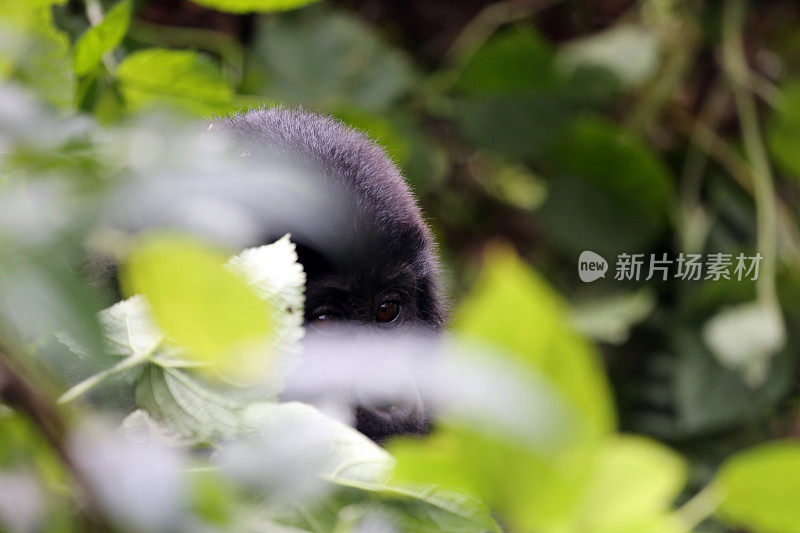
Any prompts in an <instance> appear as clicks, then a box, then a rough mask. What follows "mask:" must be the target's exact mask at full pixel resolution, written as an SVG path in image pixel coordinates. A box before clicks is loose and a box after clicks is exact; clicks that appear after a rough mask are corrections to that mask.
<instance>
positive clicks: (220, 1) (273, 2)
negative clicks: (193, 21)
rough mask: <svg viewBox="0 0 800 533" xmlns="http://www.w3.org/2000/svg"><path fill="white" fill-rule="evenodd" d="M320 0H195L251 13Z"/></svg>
mask: <svg viewBox="0 0 800 533" xmlns="http://www.w3.org/2000/svg"><path fill="white" fill-rule="evenodd" d="M318 1H319V0H194V3H195V4H200V5H201V6H206V7H210V8H211V9H216V10H217V11H227V12H229V13H250V12H252V11H258V12H261V13H269V12H273V11H288V10H290V9H297V8H299V7H303V6H306V5H308V4H313V3H314V2H318Z"/></svg>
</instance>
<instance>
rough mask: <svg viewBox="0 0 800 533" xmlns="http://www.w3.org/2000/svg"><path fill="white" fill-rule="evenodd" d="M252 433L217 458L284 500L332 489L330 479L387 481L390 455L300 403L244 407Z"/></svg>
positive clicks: (232, 472) (228, 470) (229, 471)
mask: <svg viewBox="0 0 800 533" xmlns="http://www.w3.org/2000/svg"><path fill="white" fill-rule="evenodd" d="M242 423H243V428H244V429H245V431H246V432H247V433H248V434H249V435H248V436H247V437H246V438H243V439H240V440H238V441H236V442H233V443H231V444H229V445H223V446H222V449H221V450H220V451H219V452H218V454H217V456H216V462H217V464H219V466H220V467H221V468H222V470H223V472H225V473H226V474H227V475H228V476H230V477H231V478H232V479H234V480H236V481H237V482H239V483H244V484H245V485H247V486H250V487H253V488H256V489H258V490H259V491H261V492H266V493H268V494H269V495H270V496H271V497H272V498H271V499H272V500H275V499H277V500H279V502H280V504H281V505H283V504H285V503H286V501H287V498H288V499H293V498H296V499H299V500H302V501H308V500H309V499H315V498H317V497H320V496H322V495H323V494H324V493H325V492H326V491H327V490H329V489H330V486H328V485H327V484H326V483H325V480H326V479H327V480H332V481H337V480H345V481H363V482H370V483H382V482H384V481H385V480H386V478H387V477H388V474H389V472H390V470H391V468H392V466H393V459H392V458H391V456H390V455H389V454H388V453H387V452H386V451H384V450H383V449H382V448H380V447H379V446H378V445H376V444H375V443H373V442H372V441H370V440H369V439H368V438H367V437H365V436H364V435H362V434H361V433H359V432H357V431H356V430H354V429H352V428H351V427H349V426H347V425H345V424H343V423H341V422H339V421H337V420H334V419H332V418H329V417H327V416H325V415H324V414H322V413H321V412H320V411H318V410H317V409H315V408H314V407H312V406H310V405H306V404H302V403H298V402H288V403H269V402H261V403H256V404H253V405H250V406H248V407H247V408H246V409H244V411H243V412H242Z"/></svg>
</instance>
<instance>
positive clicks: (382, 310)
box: [375, 300, 400, 324]
mask: <svg viewBox="0 0 800 533" xmlns="http://www.w3.org/2000/svg"><path fill="white" fill-rule="evenodd" d="M399 315H400V304H399V303H397V302H395V301H393V300H387V301H384V302H381V304H380V305H379V306H378V309H377V310H376V311H375V322H381V323H384V324H386V323H389V322H394V321H395V320H396V319H397V317H398V316H399Z"/></svg>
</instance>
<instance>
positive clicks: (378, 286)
mask: <svg viewBox="0 0 800 533" xmlns="http://www.w3.org/2000/svg"><path fill="white" fill-rule="evenodd" d="M219 125H220V126H221V127H222V128H223V129H225V130H227V131H229V132H231V133H233V134H234V136H236V137H237V138H239V139H241V140H242V142H243V143H244V145H245V150H246V153H247V154H248V155H251V156H258V155H263V156H267V157H275V156H276V155H277V156H279V157H284V158H286V159H290V160H292V161H294V162H299V163H301V164H304V165H310V166H312V167H313V168H314V170H315V171H317V172H319V173H321V174H323V175H324V178H325V180H326V182H328V183H329V184H331V185H333V186H334V187H335V188H336V190H338V191H340V193H341V194H337V195H336V196H337V201H339V202H340V207H339V208H338V216H339V217H341V220H339V221H337V222H342V221H344V222H345V224H344V227H345V228H347V231H346V234H344V235H341V236H339V238H337V239H335V240H336V242H330V243H324V244H323V245H320V243H311V242H302V240H301V241H299V242H298V243H297V244H298V250H299V255H300V261H301V262H302V263H303V266H304V268H305V270H306V273H307V276H308V282H307V288H306V320H307V321H308V322H313V321H314V320H315V319H316V318H319V317H320V316H321V315H327V316H328V317H336V318H341V319H344V320H347V321H356V322H364V323H374V322H375V310H376V307H377V306H379V305H380V303H381V298H382V297H385V296H386V295H387V294H390V295H391V297H392V298H394V299H395V300H397V301H398V303H399V304H400V309H401V310H400V314H399V316H398V320H397V321H396V323H406V324H414V323H416V324H418V325H425V326H430V327H433V328H438V327H439V326H441V324H442V322H443V320H444V305H443V297H442V294H441V288H440V281H439V268H438V261H437V258H436V252H435V245H434V241H433V238H432V236H431V233H430V230H429V229H428V226H427V225H426V224H425V221H424V220H423V218H422V214H421V212H420V209H419V207H418V205H417V202H416V199H415V198H414V196H413V194H412V193H411V191H410V189H409V188H408V185H407V184H406V182H405V180H404V179H403V177H402V175H401V173H400V171H399V170H398V168H397V167H396V166H395V165H394V163H392V161H391V160H390V159H389V158H388V157H387V155H386V154H385V153H384V151H383V150H382V149H381V148H380V147H379V146H378V145H377V144H375V143H374V142H372V141H370V140H369V139H368V138H367V137H366V136H364V135H363V134H361V133H359V132H357V131H356V130H354V129H352V128H349V127H347V126H345V125H344V124H342V123H341V122H339V121H337V120H334V119H332V118H329V117H325V116H322V115H317V114H313V113H307V112H304V111H302V110H287V109H283V108H273V109H259V110H254V111H250V112H248V113H246V114H242V115H235V116H232V117H230V118H225V119H222V120H221V121H220V122H219ZM332 201H333V199H332ZM299 209H302V206H299ZM286 231H291V228H273V229H272V231H271V233H272V234H270V235H267V236H265V238H268V239H271V238H274V237H276V236H279V234H280V233H281V232H286ZM393 323H394V322H393Z"/></svg>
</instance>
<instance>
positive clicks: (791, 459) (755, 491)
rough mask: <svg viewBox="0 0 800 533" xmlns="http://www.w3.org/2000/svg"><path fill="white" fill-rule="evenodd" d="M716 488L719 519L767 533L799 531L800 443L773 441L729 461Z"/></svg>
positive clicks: (721, 469)
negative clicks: (718, 500)
mask: <svg viewBox="0 0 800 533" xmlns="http://www.w3.org/2000/svg"><path fill="white" fill-rule="evenodd" d="M715 487H716V489H717V491H718V493H719V494H718V497H719V498H720V507H719V516H720V517H721V518H722V519H724V520H725V521H726V522H728V523H730V524H731V525H734V526H738V527H744V528H747V529H752V530H753V531H759V532H765V533H796V532H797V531H800V506H798V505H797V502H798V500H800V444H798V443H796V442H773V443H769V444H764V445H762V446H759V447H757V448H753V449H751V450H747V451H744V452H742V453H740V454H738V455H735V456H734V457H732V458H730V459H729V460H727V461H726V462H725V463H724V464H723V465H722V467H721V468H720V470H719V473H718V475H717V480H716V481H715Z"/></svg>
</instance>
